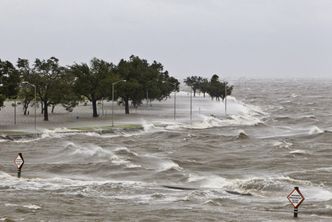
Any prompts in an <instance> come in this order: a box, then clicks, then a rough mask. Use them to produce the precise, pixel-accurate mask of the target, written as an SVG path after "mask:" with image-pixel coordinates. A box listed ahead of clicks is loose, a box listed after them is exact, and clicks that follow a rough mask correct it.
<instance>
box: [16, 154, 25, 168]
mask: <svg viewBox="0 0 332 222" xmlns="http://www.w3.org/2000/svg"><path fill="white" fill-rule="evenodd" d="M14 163H15V165H16V167H17V169H18V170H21V169H22V167H23V164H24V159H23V156H22V153H19V154H18V155H17V157H16V159H15V160H14Z"/></svg>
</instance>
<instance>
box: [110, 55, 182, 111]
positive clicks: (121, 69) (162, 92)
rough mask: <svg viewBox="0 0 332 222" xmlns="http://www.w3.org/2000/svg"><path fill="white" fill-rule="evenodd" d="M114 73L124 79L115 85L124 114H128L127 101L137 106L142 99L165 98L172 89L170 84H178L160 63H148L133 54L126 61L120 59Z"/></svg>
mask: <svg viewBox="0 0 332 222" xmlns="http://www.w3.org/2000/svg"><path fill="white" fill-rule="evenodd" d="M116 73H117V74H118V75H119V76H120V77H121V79H124V80H126V83H123V84H121V85H119V86H118V87H117V88H118V94H117V95H118V96H119V97H121V99H122V101H123V102H124V105H125V113H126V114H129V101H131V102H132V104H133V106H135V107H137V106H139V105H141V104H142V100H143V99H147V100H150V101H152V100H155V99H157V100H162V99H166V98H167V97H168V96H169V95H170V93H171V92H172V91H173V90H174V86H172V84H173V85H174V83H177V84H178V81H177V80H176V79H175V78H173V77H170V76H169V74H168V72H167V70H164V67H163V65H162V64H161V63H158V62H156V61H153V63H152V64H149V63H148V61H147V60H145V59H141V58H139V57H138V56H134V55H132V56H130V58H129V60H128V61H127V60H124V59H122V60H121V61H120V62H119V64H118V65H117V66H116ZM175 85H176V84H175ZM176 88H178V85H176Z"/></svg>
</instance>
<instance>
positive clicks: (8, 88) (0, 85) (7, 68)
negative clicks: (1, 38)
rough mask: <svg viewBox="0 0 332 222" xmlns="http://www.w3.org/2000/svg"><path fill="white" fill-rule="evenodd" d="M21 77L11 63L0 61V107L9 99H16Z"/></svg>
mask: <svg viewBox="0 0 332 222" xmlns="http://www.w3.org/2000/svg"><path fill="white" fill-rule="evenodd" d="M19 82H20V76H19V73H18V71H17V69H16V68H15V67H14V66H13V64H12V63H11V62H9V61H2V60H0V107H2V106H3V103H4V101H5V100H6V99H7V98H16V97H17V93H18V90H19Z"/></svg>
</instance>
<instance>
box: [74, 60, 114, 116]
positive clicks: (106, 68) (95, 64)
mask: <svg viewBox="0 0 332 222" xmlns="http://www.w3.org/2000/svg"><path fill="white" fill-rule="evenodd" d="M113 69H114V66H113V64H112V63H108V62H106V61H103V60H100V59H97V58H93V59H92V60H91V62H90V66H89V65H87V64H86V63H82V64H74V65H72V66H71V67H70V71H71V73H72V74H73V75H74V76H75V83H74V86H73V87H74V90H75V92H76V94H77V95H79V96H84V97H86V98H87V99H88V100H89V101H90V102H91V103H92V110H93V114H92V116H93V117H98V112H97V101H98V100H100V99H102V98H104V97H107V96H109V95H110V94H111V87H112V83H113V82H115V81H116V80H118V78H117V76H116V75H114V73H113Z"/></svg>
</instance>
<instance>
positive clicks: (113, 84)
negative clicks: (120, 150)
mask: <svg viewBox="0 0 332 222" xmlns="http://www.w3.org/2000/svg"><path fill="white" fill-rule="evenodd" d="M120 82H126V80H124V79H123V80H119V81H117V82H114V83H112V127H113V126H114V119H113V115H114V105H113V103H114V86H115V85H116V84H118V83H120Z"/></svg>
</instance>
